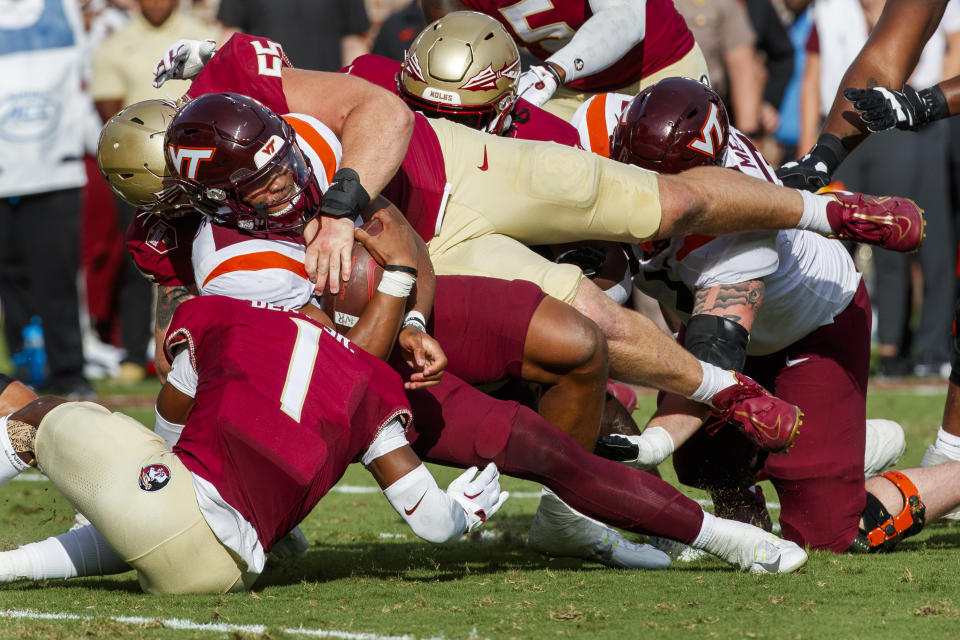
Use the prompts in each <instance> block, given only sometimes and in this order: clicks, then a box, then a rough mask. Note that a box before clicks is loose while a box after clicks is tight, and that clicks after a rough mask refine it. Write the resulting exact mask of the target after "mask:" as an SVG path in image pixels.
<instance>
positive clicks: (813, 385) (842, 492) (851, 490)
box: [747, 283, 872, 553]
mask: <svg viewBox="0 0 960 640" xmlns="http://www.w3.org/2000/svg"><path fill="white" fill-rule="evenodd" d="M871 322H872V317H871V312H870V302H869V299H868V297H867V294H866V289H865V287H864V285H863V284H862V283H861V285H860V288H859V289H858V291H857V293H856V295H855V297H854V298H853V300H852V301H851V302H850V303H849V304H848V305H847V308H846V309H844V311H843V312H842V313H840V314H839V315H838V316H837V317H836V318H834V321H833V322H832V323H831V324H829V325H825V326H823V327H820V328H819V329H818V330H816V331H815V332H813V333H812V334H810V335H809V336H807V337H805V338H803V339H802V340H800V341H798V342H796V343H795V344H793V345H791V346H789V347H787V349H785V350H784V351H781V352H779V353H777V354H772V355H770V356H767V357H765V358H759V359H757V361H759V363H760V364H759V366H760V367H767V368H776V369H779V371H778V372H777V374H776V379H775V382H774V385H775V386H774V388H775V389H776V390H777V393H779V394H782V395H783V396H785V397H787V398H790V401H791V402H795V403H798V404H800V406H803V407H804V411H805V418H804V424H803V427H802V428H801V431H802V432H801V435H800V436H799V437H798V438H797V440H796V442H795V444H794V446H793V448H791V449H790V451H789V452H788V453H787V454H786V455H771V456H769V457H768V458H767V461H766V464H765V469H766V472H767V475H768V476H769V477H770V480H771V482H773V485H774V486H775V487H776V489H777V493H778V494H779V496H780V505H781V507H780V509H781V510H780V525H781V527H782V530H783V536H784V537H785V538H787V539H789V540H793V541H794V542H796V543H798V544H801V545H809V546H810V547H812V548H814V549H829V550H832V551H835V552H837V553H842V552H844V551H846V550H847V549H848V548H849V546H850V544H851V543H852V541H853V540H854V538H856V535H857V529H858V522H859V519H860V514H861V513H862V512H863V509H864V505H865V500H866V497H865V495H866V494H865V490H864V450H865V438H866V433H865V432H866V428H865V422H866V393H867V377H868V373H869V363H870V326H871ZM785 363H789V364H785ZM754 366H757V364H756V363H755V362H750V361H749V360H748V365H747V367H748V369H747V370H748V371H753V369H752V367H754ZM761 377H763V376H761Z"/></svg>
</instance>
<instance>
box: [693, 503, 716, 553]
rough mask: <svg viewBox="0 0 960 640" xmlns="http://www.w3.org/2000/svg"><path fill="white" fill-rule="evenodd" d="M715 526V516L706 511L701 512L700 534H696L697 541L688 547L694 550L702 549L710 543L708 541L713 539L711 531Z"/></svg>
mask: <svg viewBox="0 0 960 640" xmlns="http://www.w3.org/2000/svg"><path fill="white" fill-rule="evenodd" d="M716 525H717V516H715V515H713V514H712V513H708V512H707V511H704V512H703V524H701V525H700V533H698V534H697V539H696V540H694V541H693V542H691V543H690V546H691V547H693V548H694V549H703V548H705V547H706V545H708V544H709V543H710V540H711V539H712V538H713V529H714V527H716Z"/></svg>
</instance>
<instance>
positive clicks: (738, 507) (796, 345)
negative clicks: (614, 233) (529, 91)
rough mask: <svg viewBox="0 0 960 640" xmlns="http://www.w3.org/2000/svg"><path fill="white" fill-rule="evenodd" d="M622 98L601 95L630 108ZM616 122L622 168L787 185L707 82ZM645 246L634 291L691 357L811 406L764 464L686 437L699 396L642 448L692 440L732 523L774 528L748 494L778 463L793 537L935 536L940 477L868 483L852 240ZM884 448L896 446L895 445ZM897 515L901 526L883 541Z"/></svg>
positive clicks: (682, 469)
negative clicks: (655, 303) (784, 446)
mask: <svg viewBox="0 0 960 640" xmlns="http://www.w3.org/2000/svg"><path fill="white" fill-rule="evenodd" d="M623 98H624V97H623V96H603V97H600V96H598V97H595V98H593V100H595V101H597V103H598V104H600V105H613V106H614V107H616V106H617V105H619V104H621V103H622V101H623ZM594 106H595V105H591V104H590V103H589V102H588V103H587V104H585V105H584V107H583V109H582V111H581V112H579V113H578V115H579V116H581V117H582V118H583V120H584V123H583V124H582V125H581V127H580V129H581V131H584V132H586V134H585V136H584V142H585V143H586V144H589V142H590V140H591V139H597V138H599V137H600V135H599V132H598V129H599V128H601V127H605V126H606V123H607V122H609V120H610V119H609V117H607V113H608V112H607V111H606V110H605V109H604V108H603V107H598V108H595V109H593V110H592V111H591V109H592V107H594ZM590 116H594V117H593V118H591V117H590ZM575 120H576V119H575ZM614 122H615V123H616V124H615V125H614V126H613V127H612V131H611V134H610V138H609V150H608V152H609V154H610V156H611V157H613V158H616V159H618V160H620V161H621V162H629V163H632V164H637V165H639V166H642V167H644V168H647V169H651V170H652V169H658V170H660V171H664V172H673V171H679V170H682V169H683V168H687V167H689V166H690V165H693V164H698V163H708V164H722V165H723V166H725V167H727V168H731V169H734V170H737V171H740V172H743V173H749V174H752V175H755V176H756V177H758V178H761V179H767V180H771V181H776V177H775V175H774V171H773V169H772V167H770V166H769V165H768V164H767V163H766V161H765V160H764V159H763V157H762V156H761V155H760V153H759V152H758V151H757V149H756V148H755V147H754V146H753V144H752V143H751V142H750V141H749V140H748V139H747V138H746V136H744V135H743V134H741V133H740V132H739V131H737V130H736V129H735V128H734V127H731V126H730V125H729V121H728V118H727V115H726V111H725V109H724V106H723V103H722V101H721V100H720V98H719V97H718V96H717V95H716V94H715V93H714V92H713V91H711V90H710V89H709V88H708V87H706V86H705V85H702V84H700V83H698V82H696V81H694V80H690V79H687V78H669V79H665V80H661V81H660V82H659V83H657V84H656V85H654V86H652V87H648V88H647V89H645V90H644V91H642V92H641V93H640V94H639V95H638V96H636V98H634V99H632V100H629V101H628V102H627V104H626V108H625V109H624V110H623V111H622V113H621V114H620V115H619V117H617V118H616V119H615V120H614ZM711 122H715V123H717V129H718V131H719V133H720V135H719V137H718V138H716V139H715V140H714V142H715V143H716V146H715V147H714V148H712V149H708V148H707V147H706V146H705V145H703V144H702V142H703V138H702V137H701V136H702V132H703V131H704V130H707V129H709V128H711V124H710V123H711ZM599 151H603V149H600V150H599ZM638 249H639V250H638V262H639V270H640V273H639V275H638V276H637V277H636V278H635V279H634V282H635V284H636V285H637V286H638V287H639V288H640V289H641V290H643V291H645V292H647V293H648V294H650V295H652V296H654V297H656V298H657V299H658V300H660V301H661V302H662V303H663V304H664V305H665V306H667V307H668V308H669V309H670V310H671V311H672V312H673V313H674V314H675V315H676V316H677V317H679V318H680V319H682V320H683V321H684V324H685V328H684V331H683V332H682V335H683V340H684V342H685V345H686V346H687V348H688V349H690V350H691V351H692V352H693V353H694V354H696V355H698V356H700V357H702V358H704V359H706V360H709V361H711V362H713V363H715V364H718V365H720V366H726V367H731V368H734V369H737V370H744V371H746V372H748V373H750V374H751V375H754V376H756V377H757V378H758V379H760V380H762V381H764V382H765V383H767V384H768V385H770V387H771V388H773V389H776V391H777V393H778V395H783V396H785V397H787V398H789V399H790V400H792V401H794V402H796V403H797V404H800V405H802V406H803V407H804V409H805V422H804V432H803V437H802V438H799V439H798V440H797V442H796V444H795V446H794V447H793V448H792V449H791V450H790V451H789V452H787V453H786V455H781V456H769V457H766V459H765V460H764V459H763V455H762V454H761V455H758V453H757V451H756V450H755V447H754V445H753V444H752V443H749V442H746V441H744V440H743V438H740V437H737V434H735V433H733V432H729V433H728V432H720V433H717V434H716V435H714V436H712V437H711V436H709V435H707V434H706V433H704V432H700V431H698V432H697V433H696V435H694V436H693V437H692V438H690V439H689V441H686V440H687V438H688V437H689V432H688V431H685V427H681V426H680V425H681V424H684V423H685V424H686V425H687V428H692V429H698V427H699V425H698V424H696V423H694V422H691V421H690V420H689V419H687V418H685V417H683V416H682V413H680V412H677V411H676V409H675V407H676V404H677V402H681V403H682V402H685V401H683V400H679V399H677V398H672V399H671V398H669V397H668V398H667V399H665V400H664V402H663V404H662V405H661V407H660V409H659V411H658V415H655V416H654V418H653V419H652V420H651V425H656V426H651V427H649V428H648V429H647V431H646V432H645V435H644V436H641V437H640V438H639V439H638V440H639V441H637V442H636V443H635V444H637V445H638V447H637V451H638V453H639V452H640V450H641V448H643V449H644V453H647V452H652V451H656V452H657V455H655V456H654V460H652V462H654V463H658V462H660V461H661V460H662V459H664V458H666V457H667V455H669V454H670V453H672V452H673V449H674V445H675V444H680V443H682V442H684V441H686V443H685V444H684V445H683V446H682V447H680V448H679V449H678V450H677V451H676V453H674V465H675V467H676V468H677V472H678V476H679V477H680V479H681V481H683V482H685V483H687V484H692V485H695V486H700V487H703V488H707V489H710V490H711V491H712V493H713V495H714V498H715V500H716V503H717V508H718V512H719V513H727V514H731V513H734V512H737V511H740V512H741V513H742V514H745V515H747V516H748V517H751V516H752V519H754V520H755V521H757V522H764V521H765V522H766V523H769V516H768V515H766V509H765V507H764V506H763V499H762V494H758V493H756V492H755V491H749V490H748V489H750V488H752V485H753V482H754V476H755V472H756V471H757V470H758V469H759V468H763V470H764V471H765V474H766V476H768V477H769V478H770V480H771V481H772V482H773V484H774V486H775V487H776V489H777V492H778V494H779V496H780V503H781V513H780V524H781V526H782V528H783V532H784V535H785V537H787V538H788V539H790V540H793V541H795V542H797V543H798V544H804V545H809V546H811V547H812V548H814V549H830V550H832V551H835V552H838V553H842V552H844V551H847V550H848V549H850V548H851V547H854V548H864V549H870V550H890V549H892V548H893V547H894V546H895V545H896V543H897V542H898V541H899V540H900V539H901V538H902V537H906V536H908V535H913V534H915V533H917V532H919V531H920V529H921V528H922V526H923V521H924V511H923V502H924V501H925V502H927V503H930V504H934V505H936V506H935V509H936V511H935V512H934V511H933V509H934V507H930V506H929V504H928V509H929V510H931V511H932V512H934V513H936V514H939V513H940V512H942V510H943V508H945V507H952V506H953V505H952V504H949V502H950V500H953V497H952V496H950V495H949V492H945V491H942V490H941V489H939V488H938V487H936V486H935V485H934V484H932V483H931V482H930V480H931V479H932V478H934V477H936V476H935V475H932V474H926V473H919V474H918V473H916V470H910V471H907V472H904V473H901V472H889V473H887V474H883V475H882V476H881V478H883V479H874V480H870V481H869V483H868V484H867V485H866V488H865V484H864V462H865V458H864V451H865V413H866V389H867V376H868V371H869V361H870V324H871V314H870V302H869V298H868V297H867V293H866V289H865V287H864V285H863V282H862V280H861V278H860V274H859V273H858V272H857V271H856V268H855V267H854V265H853V261H852V260H851V258H850V256H849V254H848V253H847V252H846V250H845V249H844V248H843V247H842V246H839V245H838V244H837V243H834V242H831V241H829V240H826V239H824V238H821V237H820V236H817V235H816V234H811V233H809V232H803V231H795V230H792V231H781V232H778V233H776V234H773V233H758V234H757V233H755V234H740V235H737V236H725V237H719V238H712V237H709V236H686V237H681V238H674V239H672V240H670V241H668V242H660V243H651V244H648V245H642V246H641V247H639V248H638ZM874 426H875V427H877V428H885V427H888V428H889V427H892V426H895V423H894V424H892V425H884V424H875V425H874ZM898 431H899V430H898V429H894V430H893V431H892V434H891V435H893V436H897V435H899V439H898V441H897V442H893V443H892V444H894V445H897V446H894V447H892V451H890V453H889V455H883V456H880V457H883V458H885V459H886V460H885V462H882V463H880V464H879V466H884V465H885V464H892V463H893V462H894V461H895V460H896V458H897V457H899V455H900V454H901V453H902V451H903V445H902V432H901V433H899V434H898V433H897V432H898ZM644 440H645V441H646V442H640V441H644ZM877 440H879V441H880V442H879V444H885V443H883V442H882V440H883V438H882V437H881V438H878V439H877ZM871 454H872V455H871V457H877V456H876V452H871ZM874 464H877V463H874ZM954 471H955V470H952V469H951V468H950V467H944V468H943V469H941V470H940V471H939V472H938V473H942V474H944V475H943V477H944V478H945V479H946V478H947V477H953V476H952V474H953V473H954ZM891 483H892V485H891ZM894 487H895V488H894ZM918 488H919V489H920V490H921V491H918ZM891 489H892V491H891ZM898 491H899V493H900V495H898V494H897V492H898ZM891 494H892V497H891ZM921 495H922V496H923V500H921V499H920V497H919V496H921ZM881 497H883V498H886V499H885V500H882V499H881ZM737 498H739V499H740V500H739V503H738V500H737ZM898 500H899V502H898ZM751 509H752V512H751ZM891 513H898V514H899V515H896V516H891V515H890V514H891ZM887 520H892V521H893V522H894V523H898V524H896V526H895V527H893V528H892V529H891V530H889V531H886V532H885V533H884V529H883V527H884V526H885V525H886V523H887Z"/></svg>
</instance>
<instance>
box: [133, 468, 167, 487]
mask: <svg viewBox="0 0 960 640" xmlns="http://www.w3.org/2000/svg"><path fill="white" fill-rule="evenodd" d="M168 482H170V469H169V468H168V467H167V465H165V464H149V465H147V466H145V467H143V468H142V469H140V488H141V489H143V490H144V491H160V489H163V488H164V487H165V486H167V483H168Z"/></svg>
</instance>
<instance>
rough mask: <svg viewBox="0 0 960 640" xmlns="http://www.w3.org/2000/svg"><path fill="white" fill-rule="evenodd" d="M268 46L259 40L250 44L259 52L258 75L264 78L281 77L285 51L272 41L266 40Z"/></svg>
mask: <svg viewBox="0 0 960 640" xmlns="http://www.w3.org/2000/svg"><path fill="white" fill-rule="evenodd" d="M264 42H266V43H267V44H266V45H264V44H263V42H260V41H259V40H251V41H250V44H251V45H252V46H253V50H254V51H256V52H257V73H259V74H260V75H262V76H275V77H277V78H279V77H280V66H281V60H282V59H283V50H282V49H281V48H280V45H279V44H277V43H276V42H273V41H272V40H265V41H264Z"/></svg>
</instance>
